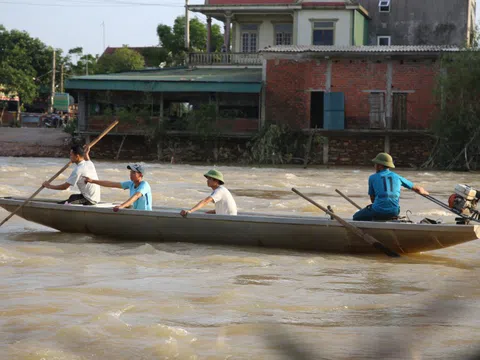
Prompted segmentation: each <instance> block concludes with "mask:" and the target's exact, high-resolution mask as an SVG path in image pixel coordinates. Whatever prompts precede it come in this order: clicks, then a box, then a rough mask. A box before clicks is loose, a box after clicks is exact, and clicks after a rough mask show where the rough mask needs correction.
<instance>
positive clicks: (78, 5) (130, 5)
mask: <svg viewBox="0 0 480 360" xmlns="http://www.w3.org/2000/svg"><path fill="white" fill-rule="evenodd" d="M83 1H85V0H83ZM0 4H10V5H28V6H55V7H118V8H121V7H132V6H155V7H185V6H184V5H179V4H178V3H163V4H158V3H157V4H153V3H133V2H129V3H127V2H122V3H85V2H78V3H76V4H73V3H71V2H69V3H63V4H62V3H60V4H58V3H57V4H45V3H42V4H38V3H37V4H35V3H28V2H17V1H0Z"/></svg>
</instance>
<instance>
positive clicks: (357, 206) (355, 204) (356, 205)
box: [335, 189, 362, 210]
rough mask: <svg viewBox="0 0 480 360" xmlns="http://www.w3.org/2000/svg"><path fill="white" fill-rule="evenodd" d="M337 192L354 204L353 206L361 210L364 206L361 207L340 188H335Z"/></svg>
mask: <svg viewBox="0 0 480 360" xmlns="http://www.w3.org/2000/svg"><path fill="white" fill-rule="evenodd" d="M335 192H336V193H337V194H338V195H340V196H341V197H343V198H344V199H345V200H347V201H348V202H349V203H350V204H352V205H353V206H355V207H356V208H357V209H358V210H361V209H362V208H361V207H360V205H358V204H357V203H356V202H355V201H353V200H352V199H350V198H349V197H348V196H347V195H345V194H344V193H342V192H341V191H340V190H338V189H335Z"/></svg>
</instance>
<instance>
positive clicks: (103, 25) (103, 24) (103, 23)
mask: <svg viewBox="0 0 480 360" xmlns="http://www.w3.org/2000/svg"><path fill="white" fill-rule="evenodd" d="M102 27H103V51H105V21H103V22H102Z"/></svg>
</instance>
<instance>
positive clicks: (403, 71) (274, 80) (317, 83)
mask: <svg viewBox="0 0 480 360" xmlns="http://www.w3.org/2000/svg"><path fill="white" fill-rule="evenodd" d="M326 69H327V60H321V61H319V60H314V59H309V60H299V61H295V60H287V59H273V60H268V62H267V83H266V118H267V121H271V122H274V123H285V124H289V125H290V126H291V127H292V128H294V129H302V128H308V127H309V126H310V90H322V89H325V81H326ZM436 71H437V66H436V65H435V64H434V63H433V62H432V60H423V61H418V62H413V61H405V62H401V61H400V60H398V61H397V60H395V61H394V63H393V78H392V90H393V91H407V92H409V93H408V95H407V122H408V127H409V128H410V129H426V128H428V127H429V125H430V123H431V120H432V118H433V116H434V114H435V111H436V105H435V102H434V95H433V88H434V85H435V76H436ZM386 87H387V63H386V62H385V61H378V62H377V61H371V60H367V59H363V60H361V59H360V60H359V59H341V60H333V62H332V78H331V91H332V92H343V93H344V94H345V120H346V128H357V129H359V128H360V129H362V128H363V129H368V128H369V103H368V97H369V92H368V91H369V90H370V91H371V90H380V91H386Z"/></svg>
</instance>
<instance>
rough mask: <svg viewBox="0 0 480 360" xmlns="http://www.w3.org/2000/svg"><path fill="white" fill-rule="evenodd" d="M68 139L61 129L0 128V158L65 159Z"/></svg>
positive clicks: (67, 135)
mask: <svg viewBox="0 0 480 360" xmlns="http://www.w3.org/2000/svg"><path fill="white" fill-rule="evenodd" d="M69 139H70V135H69V134H67V133H65V132H63V131H62V130H61V129H46V128H10V127H0V156H24V157H65V156H66V155H65V154H66V150H67V146H68V144H69Z"/></svg>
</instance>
